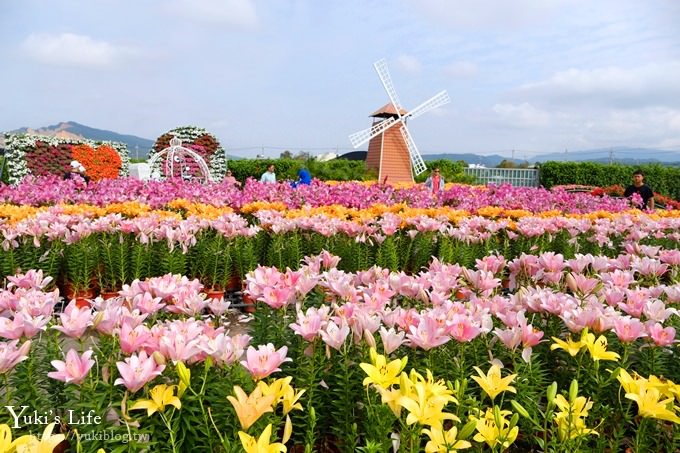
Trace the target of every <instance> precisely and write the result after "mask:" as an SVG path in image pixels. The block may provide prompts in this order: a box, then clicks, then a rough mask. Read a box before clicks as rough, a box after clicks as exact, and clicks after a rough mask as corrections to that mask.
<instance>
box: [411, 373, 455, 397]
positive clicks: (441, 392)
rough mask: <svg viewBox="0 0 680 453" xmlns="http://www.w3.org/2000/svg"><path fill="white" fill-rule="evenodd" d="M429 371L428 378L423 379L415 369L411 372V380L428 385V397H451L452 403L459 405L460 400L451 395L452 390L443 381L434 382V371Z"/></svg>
mask: <svg viewBox="0 0 680 453" xmlns="http://www.w3.org/2000/svg"><path fill="white" fill-rule="evenodd" d="M426 371H427V377H425V378H424V377H423V376H422V375H421V374H420V373H418V372H417V371H416V370H415V369H412V370H411V374H410V380H411V382H413V383H417V382H424V383H425V384H427V385H426V389H427V391H428V395H432V396H447V397H449V396H450V397H451V398H452V400H451V402H453V403H456V404H458V400H456V399H455V398H454V397H453V396H452V393H451V390H449V388H448V387H447V386H446V384H445V383H444V380H443V379H440V380H438V381H435V380H434V376H433V375H432V371H430V370H426Z"/></svg>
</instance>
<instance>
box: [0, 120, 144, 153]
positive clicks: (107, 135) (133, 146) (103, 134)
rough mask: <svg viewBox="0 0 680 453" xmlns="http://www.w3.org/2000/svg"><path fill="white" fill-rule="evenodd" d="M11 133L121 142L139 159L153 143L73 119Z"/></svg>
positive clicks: (24, 128)
mask: <svg viewBox="0 0 680 453" xmlns="http://www.w3.org/2000/svg"><path fill="white" fill-rule="evenodd" d="M11 133H25V134H39V135H48V136H54V137H62V138H73V139H84V138H86V139H90V140H95V141H112V142H122V143H125V144H126V145H127V148H128V152H129V153H130V157H136V153H137V152H139V158H140V159H145V158H146V156H147V155H148V153H149V150H150V149H151V147H152V146H153V144H154V141H153V140H149V139H147V138H142V137H137V136H135V135H126V134H119V133H117V132H112V131H107V130H103V129H95V128H93V127H89V126H84V125H82V124H79V123H76V122H75V121H66V122H62V123H59V124H55V125H53V126H47V127H42V128H39V129H31V128H28V127H22V128H21V129H17V130H15V131H11Z"/></svg>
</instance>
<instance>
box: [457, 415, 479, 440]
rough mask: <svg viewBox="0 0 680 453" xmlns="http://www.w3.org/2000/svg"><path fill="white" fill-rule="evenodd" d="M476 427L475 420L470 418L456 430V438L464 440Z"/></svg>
mask: <svg viewBox="0 0 680 453" xmlns="http://www.w3.org/2000/svg"><path fill="white" fill-rule="evenodd" d="M476 428H477V420H470V421H469V422H467V423H466V424H465V426H463V427H462V428H461V430H460V431H458V439H460V440H465V439H467V438H468V437H470V436H471V435H472V433H474V432H475V429H476Z"/></svg>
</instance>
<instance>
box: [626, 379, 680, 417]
mask: <svg viewBox="0 0 680 453" xmlns="http://www.w3.org/2000/svg"><path fill="white" fill-rule="evenodd" d="M661 396H662V395H661V392H659V390H658V389H656V388H654V387H647V386H644V385H643V386H640V388H639V389H638V392H637V393H626V398H628V399H629V400H633V401H635V402H636V403H637V405H638V413H639V414H640V415H642V416H643V417H648V418H657V419H659V420H668V421H670V422H673V423H679V424H680V417H678V416H677V414H676V413H675V411H674V410H673V409H674V408H675V407H674V406H673V398H666V399H665V400H661V401H660V398H661Z"/></svg>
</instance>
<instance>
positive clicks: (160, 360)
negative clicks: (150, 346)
mask: <svg viewBox="0 0 680 453" xmlns="http://www.w3.org/2000/svg"><path fill="white" fill-rule="evenodd" d="M151 357H153V361H154V362H156V365H165V364H166V360H165V356H164V355H163V354H161V353H160V352H158V351H154V352H153V354H151Z"/></svg>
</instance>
